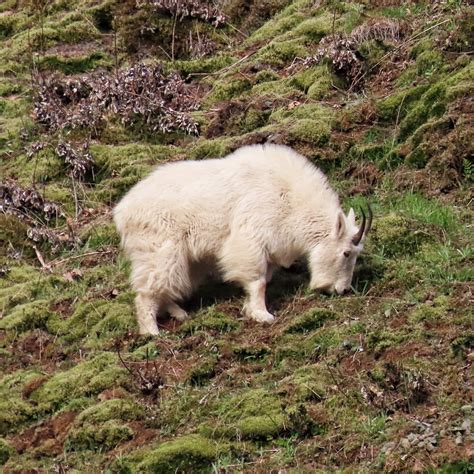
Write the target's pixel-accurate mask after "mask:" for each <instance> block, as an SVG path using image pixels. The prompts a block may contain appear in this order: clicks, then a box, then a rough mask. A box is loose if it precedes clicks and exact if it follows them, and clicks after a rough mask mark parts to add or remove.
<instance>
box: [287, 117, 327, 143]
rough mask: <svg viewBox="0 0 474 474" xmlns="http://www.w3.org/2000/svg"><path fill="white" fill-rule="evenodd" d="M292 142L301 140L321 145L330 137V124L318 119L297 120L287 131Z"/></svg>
mask: <svg viewBox="0 0 474 474" xmlns="http://www.w3.org/2000/svg"><path fill="white" fill-rule="evenodd" d="M288 137H289V139H290V140H291V142H292V143H295V142H303V143H309V144H312V145H315V146H322V145H324V144H326V143H327V142H328V141H329V138H330V137H331V125H330V124H329V123H327V122H322V121H320V120H311V119H301V120H297V121H296V122H295V123H294V124H293V126H292V127H291V128H290V129H289V131H288Z"/></svg>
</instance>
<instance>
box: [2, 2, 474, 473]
mask: <svg viewBox="0 0 474 474" xmlns="http://www.w3.org/2000/svg"><path fill="white" fill-rule="evenodd" d="M468 3H469V2H463V1H457V0H447V1H437V2H414V3H412V2H403V1H396V0H393V1H382V0H380V1H374V2H368V1H364V0H360V1H359V2H358V3H356V2H344V1H319V2H318V1H313V0H293V1H292V0H265V1H263V2H257V1H253V0H222V1H219V2H216V3H212V2H211V3H207V2H197V1H194V0H187V1H185V2H182V3H180V4H179V8H176V5H177V3H176V2H174V1H163V0H154V1H152V0H150V1H143V2H135V1H132V0H127V1H118V0H74V1H64V0H35V1H33V0H6V1H3V2H2V3H1V4H0V176H1V182H0V210H1V213H0V241H1V245H0V277H1V278H0V366H1V375H0V464H1V465H3V471H4V472H69V471H71V472H73V471H74V472H103V471H104V472H121V473H125V472H183V471H184V472H277V471H280V472H333V471H342V472H381V471H386V472H401V471H405V472H413V471H416V472H445V473H448V472H450V473H451V472H468V471H469V470H470V469H471V470H472V469H473V464H472V463H470V461H469V460H470V459H472V458H473V457H474V451H473V435H472V434H471V419H472V412H473V409H474V405H473V401H472V394H473V391H472V381H473V380H472V367H471V366H472V362H473V360H474V352H473V345H474V335H473V318H472V304H473V290H474V287H473V283H472V280H473V268H474V266H473V257H474V255H473V248H474V247H473V229H472V222H473V208H472V199H473V193H472V189H473V187H472V185H473V180H474V164H473V161H472V156H473V141H472V136H473V128H474V127H473V125H474V124H473V115H472V113H473V72H474V69H473V68H474V62H473V60H472V52H473V31H474V10H473V7H471V6H468V5H467V4H468ZM265 142H273V143H283V144H287V145H290V146H292V147H294V148H295V149H296V150H298V151H299V152H301V153H303V154H305V155H306V156H308V157H309V158H310V159H311V160H313V161H314V163H316V164H317V165H318V166H320V167H321V168H322V169H323V170H324V171H325V172H327V173H328V175H329V177H330V180H331V183H332V184H333V186H334V187H335V188H336V189H337V191H338V192H339V193H340V196H341V199H342V201H343V205H344V208H345V209H348V208H349V207H350V206H354V207H356V208H357V207H358V206H361V205H365V204H366V203H367V202H369V203H370V204H371V206H372V208H373V210H374V214H375V220H374V225H373V230H372V232H371V234H370V238H369V239H368V242H367V245H366V251H365V252H364V254H363V255H362V256H361V258H360V260H359V262H358V264H357V267H356V272H355V275H354V281H353V286H354V292H353V293H352V294H349V295H347V296H334V297H327V296H321V295H317V294H313V293H311V292H310V291H309V290H307V282H308V275H307V273H306V269H305V267H304V265H302V264H297V265H294V266H293V267H292V268H290V269H289V270H281V271H280V272H279V273H278V274H277V275H276V276H275V279H274V281H273V282H272V283H271V285H270V287H269V289H268V303H269V307H270V309H271V311H272V312H274V313H275V314H276V316H277V321H276V323H275V324H273V325H272V326H265V327H264V326H262V325H259V324H257V323H255V322H252V321H249V320H247V319H245V318H244V317H243V316H242V315H241V313H240V311H241V307H242V294H241V292H240V290H239V289H237V288H233V287H231V286H226V285H220V284H211V283H210V284H209V285H207V286H205V287H204V288H203V289H202V290H200V291H199V293H198V294H196V295H195V297H194V298H193V299H192V300H191V301H189V302H187V303H186V307H187V309H188V310H189V311H190V313H191V315H192V319H191V320H189V321H187V322H185V323H182V324H181V323H177V322H176V321H170V320H163V321H161V322H160V323H161V326H162V328H163V331H162V333H161V334H160V335H159V336H157V337H144V336H139V335H138V332H137V326H136V322H135V316H134V308H133V298H134V295H133V293H132V291H131V289H130V287H129V284H128V274H129V265H128V262H127V261H126V260H125V259H124V257H123V256H122V255H121V254H120V251H119V248H118V236H117V234H116V231H115V229H114V226H113V224H112V222H111V219H110V217H111V208H112V206H113V205H114V203H115V202H117V200H118V199H119V198H120V197H121V196H122V195H123V194H124V193H125V192H126V191H127V190H128V189H129V188H130V187H131V186H132V185H133V184H134V183H136V182H137V181H139V180H140V179H141V178H142V177H143V176H145V175H146V174H147V173H148V172H149V171H150V170H151V169H152V168H153V167H154V166H156V165H157V164H159V163H164V162H167V161H172V160H182V159H193V160H200V159H206V158H211V157H219V156H224V155H225V154H227V153H228V152H231V151H232V150H235V149H237V148H238V147H240V146H242V145H244V144H251V143H265Z"/></svg>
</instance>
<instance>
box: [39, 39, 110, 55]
mask: <svg viewBox="0 0 474 474" xmlns="http://www.w3.org/2000/svg"><path fill="white" fill-rule="evenodd" d="M103 47H104V45H103V44H101V43H98V42H96V41H93V42H86V43H76V44H74V43H72V44H61V43H59V44H56V45H54V46H51V48H48V49H47V50H46V51H45V52H44V55H45V56H50V55H58V56H63V57H65V58H74V57H77V56H85V55H86V54H90V53H93V52H94V51H97V50H98V49H103Z"/></svg>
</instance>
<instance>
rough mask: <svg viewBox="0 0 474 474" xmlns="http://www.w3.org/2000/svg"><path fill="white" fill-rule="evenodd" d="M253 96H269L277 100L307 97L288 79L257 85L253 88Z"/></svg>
mask: <svg viewBox="0 0 474 474" xmlns="http://www.w3.org/2000/svg"><path fill="white" fill-rule="evenodd" d="M251 95H252V97H262V96H264V97H265V96H269V97H275V98H281V97H288V96H291V97H292V98H295V97H297V96H298V95H300V96H301V97H305V95H304V94H303V93H302V92H301V91H300V90H299V89H297V88H296V87H294V86H292V85H291V84H290V81H289V80H288V79H287V78H284V79H275V80H272V81H266V82H260V83H258V84H255V85H254V86H253V87H252V91H251Z"/></svg>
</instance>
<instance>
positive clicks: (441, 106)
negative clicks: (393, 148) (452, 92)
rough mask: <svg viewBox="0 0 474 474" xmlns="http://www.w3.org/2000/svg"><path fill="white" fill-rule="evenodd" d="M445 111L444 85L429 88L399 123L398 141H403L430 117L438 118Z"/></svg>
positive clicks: (438, 84) (439, 84)
mask: <svg viewBox="0 0 474 474" xmlns="http://www.w3.org/2000/svg"><path fill="white" fill-rule="evenodd" d="M445 111H446V85H445V84H443V83H437V84H435V85H433V86H431V87H430V88H429V89H428V90H427V91H426V92H425V93H424V94H423V95H422V96H421V97H420V99H419V100H418V101H417V102H416V104H413V107H411V109H410V110H409V112H408V113H407V114H406V116H405V117H404V118H403V120H402V121H401V122H400V133H399V139H400V140H405V139H406V138H408V137H409V136H410V135H412V134H413V133H414V132H415V131H416V130H417V129H418V127H420V126H421V125H423V124H424V123H425V122H426V121H427V120H428V119H429V118H430V117H440V116H441V115H442V114H444V112H445Z"/></svg>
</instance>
